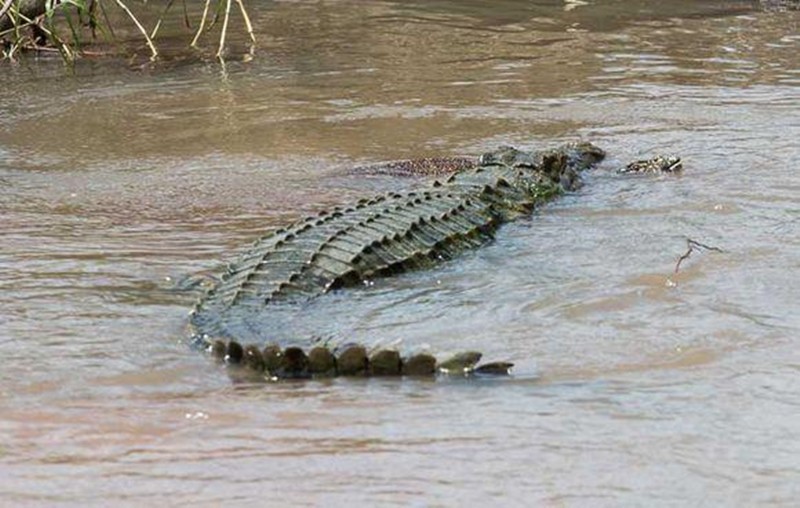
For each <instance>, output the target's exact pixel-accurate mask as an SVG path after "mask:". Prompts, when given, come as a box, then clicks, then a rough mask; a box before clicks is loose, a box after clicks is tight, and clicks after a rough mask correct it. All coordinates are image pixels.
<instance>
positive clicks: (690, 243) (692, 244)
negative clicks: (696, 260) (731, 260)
mask: <svg viewBox="0 0 800 508" xmlns="http://www.w3.org/2000/svg"><path fill="white" fill-rule="evenodd" d="M686 246H687V247H688V248H687V250H686V252H684V253H683V254H682V255H681V256H680V257H679V258H678V262H677V263H676V264H675V273H678V270H679V269H680V267H681V263H683V262H684V260H686V259H689V256H691V255H692V252H694V251H695V250H707V251H714V252H725V251H724V250H722V249H720V248H719V247H714V246H711V245H706V244H704V243H700V242H698V241H696V240H692V239H691V238H687V239H686Z"/></svg>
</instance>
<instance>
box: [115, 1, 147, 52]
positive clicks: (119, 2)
mask: <svg viewBox="0 0 800 508" xmlns="http://www.w3.org/2000/svg"><path fill="white" fill-rule="evenodd" d="M115 1H116V2H117V5H118V6H119V7H120V9H122V10H123V11H125V13H126V14H127V15H128V17H130V18H131V20H132V21H133V23H134V24H135V25H136V28H138V29H139V31H140V32H141V33H142V35H143V36H144V38H145V40H146V41H147V45H148V46H149V47H150V53H151V54H152V55H151V57H150V59H151V60H155V59H156V57H157V56H158V50H157V49H156V46H155V44H153V40H152V39H150V36H149V35H147V30H145V29H144V27H143V26H142V24H141V23H139V20H138V19H136V16H134V15H133V13H132V12H131V10H130V9H128V6H127V5H125V2H123V1H122V0H115Z"/></svg>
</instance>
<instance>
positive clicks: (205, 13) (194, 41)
mask: <svg viewBox="0 0 800 508" xmlns="http://www.w3.org/2000/svg"><path fill="white" fill-rule="evenodd" d="M210 7H211V0H206V6H205V7H204V8H203V17H202V18H200V26H199V27H198V28H197V33H195V34H194V39H192V43H191V44H190V46H191V47H193V48H196V47H197V40H198V39H199V38H200V34H202V33H203V29H204V28H205V27H206V19H207V18H208V10H209V8H210Z"/></svg>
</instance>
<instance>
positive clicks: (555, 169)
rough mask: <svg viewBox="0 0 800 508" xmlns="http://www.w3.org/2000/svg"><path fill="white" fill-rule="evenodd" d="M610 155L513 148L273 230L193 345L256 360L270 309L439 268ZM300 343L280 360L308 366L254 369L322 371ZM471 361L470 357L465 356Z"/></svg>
mask: <svg viewBox="0 0 800 508" xmlns="http://www.w3.org/2000/svg"><path fill="white" fill-rule="evenodd" d="M604 157H605V152H604V151H603V150H602V149H600V148H598V147H597V146H595V145H593V144H591V143H588V142H580V143H571V144H567V145H563V146H560V147H557V148H553V149H547V150H541V151H535V152H525V151H521V150H517V149H515V148H513V147H507V146H504V147H500V148H499V149H497V150H495V151H492V152H487V153H485V154H483V155H482V156H481V157H480V158H479V159H478V160H477V163H474V164H466V163H465V164H460V165H459V166H458V167H457V168H456V169H454V170H453V171H450V172H449V173H448V174H447V175H446V178H441V179H437V180H435V181H433V182H432V183H431V184H430V185H429V186H427V187H422V188H419V189H414V190H410V191H406V192H390V193H387V194H383V195H379V196H376V197H373V198H371V199H362V200H360V201H358V202H357V203H356V204H354V205H352V206H347V207H337V208H334V209H332V210H329V211H323V212H320V213H319V214H318V215H316V216H313V217H308V218H305V219H302V220H300V221H297V222H295V223H294V224H292V225H290V226H288V227H286V228H283V229H278V230H276V231H272V232H270V233H268V234H266V235H265V236H263V237H261V238H259V239H258V240H257V241H256V242H255V243H254V244H253V245H252V247H251V248H250V249H248V250H246V251H245V252H244V253H243V254H242V255H241V256H240V257H239V258H238V259H237V260H236V261H234V262H233V263H231V264H230V265H229V266H228V268H227V270H226V271H225V272H224V274H222V276H221V277H220V279H219V280H218V281H216V282H215V283H214V284H213V286H212V287H210V288H209V289H208V290H207V291H206V292H205V294H204V295H203V296H202V297H201V298H200V299H199V301H198V302H197V303H196V305H195V306H194V308H193V310H192V312H191V314H190V329H191V332H192V338H193V342H194V343H195V344H196V345H198V346H201V347H203V348H205V349H207V350H209V351H213V352H214V354H215V356H217V357H218V358H223V359H227V361H228V362H229V363H234V364H239V363H242V364H248V360H247V356H246V355H245V354H244V351H245V348H243V347H242V346H241V345H240V344H239V341H240V340H241V339H242V338H243V337H244V338H252V337H255V338H257V339H259V340H260V341H262V342H267V341H268V335H269V330H268V329H267V328H268V327H267V326H266V325H265V323H266V322H268V321H267V319H266V318H265V316H268V313H269V312H270V310H271V309H275V308H276V307H278V306H282V305H293V304H297V303H300V302H304V301H308V300H310V299H314V298H317V297H319V296H321V295H324V294H325V293H329V292H331V291H335V290H338V289H341V288H347V287H354V286H359V285H361V284H363V282H364V281H367V280H372V279H375V278H379V277H386V276H390V275H393V274H397V273H401V272H405V271H408V270H416V269H422V268H426V267H430V266H432V265H435V264H437V263H439V262H441V261H443V260H447V259H451V258H453V257H454V256H456V255H457V254H458V253H459V252H460V251H463V250H465V249H469V248H474V247H479V246H481V245H483V244H485V243H487V242H489V241H490V240H491V239H492V238H493V236H494V234H495V232H496V230H497V228H498V227H499V226H500V225H502V224H503V223H506V222H509V221H511V220H514V219H515V218H517V217H520V216H522V215H527V214H530V213H531V212H532V211H533V210H534V209H536V208H537V207H539V206H541V205H542V204H543V203H545V202H547V201H549V200H551V199H553V198H554V197H556V196H559V195H561V194H563V193H565V192H569V191H573V190H575V189H577V188H578V187H579V186H580V185H581V178H580V173H581V172H582V171H584V170H586V169H588V168H591V167H593V166H595V165H596V164H597V163H599V162H600V161H602V160H603V158H604ZM679 168H680V159H679V158H677V157H656V158H654V159H649V160H647V161H637V162H635V163H632V164H630V165H628V166H626V167H624V168H622V169H621V170H620V171H623V172H653V171H659V170H662V171H665V172H667V171H668V172H671V171H676V170H678V169H679ZM295 349H300V348H286V349H285V350H283V351H282V352H280V353H279V356H281V357H282V358H283V360H282V361H284V362H285V361H288V360H287V358H296V359H299V360H297V361H299V362H300V363H299V364H296V365H295V364H291V362H290V364H287V365H289V366H287V365H284V366H283V367H277V366H273V368H269V367H265V366H264V365H263V362H264V361H265V358H266V356H267V352H266V350H265V351H264V352H263V353H262V354H261V355H260V357H259V358H258V359H256V360H254V362H255V370H264V369H266V371H267V372H268V373H270V375H274V376H276V377H305V376H306V375H307V374H309V373H313V372H314V368H313V366H312V368H310V369H309V364H308V361H307V358H308V354H306V353H305V352H304V351H302V350H300V351H296V350H295ZM278 350H279V351H280V348H278ZM256 351H258V350H257V349H256ZM251 353H252V349H251ZM310 353H311V352H309V354H310ZM376 354H377V353H376ZM343 355H345V352H341V353H340V355H339V356H337V357H335V359H336V360H338V363H340V364H341V363H342V361H341V357H342V356H343ZM251 356H252V357H254V356H255V353H252V354H251ZM362 356H364V355H362ZM384 356H386V355H384ZM466 357H469V359H470V361H468V362H460V361H459V360H458V358H461V359H462V360H463V358H466ZM302 358H306V360H302ZM393 358H394V357H393ZM412 358H413V357H412ZM412 358H407V359H400V360H398V362H399V363H398V365H399V367H398V368H397V369H396V370H397V372H398V373H403V366H404V365H407V364H408V365H416V362H417V361H418V359H414V361H412ZM478 358H479V356H478ZM472 359H474V355H472V356H470V355H466V356H464V355H462V356H461V357H459V355H457V356H456V357H455V360H453V362H452V363H453V364H454V365H457V367H456V368H455V370H457V371H459V372H460V371H462V370H463V371H465V372H466V371H469V372H472V371H477V372H480V371H481V370H480V368H476V367H475V363H477V360H476V361H475V362H472V361H471V360H472ZM451 360H452V359H451ZM448 362H449V360H448V361H445V362H441V363H439V364H438V365H439V366H443V365H444V366H446V365H447V364H448ZM429 363H430V361H428V364H429ZM368 364H369V358H367V360H366V362H365V367H364V371H365V372H369V369H368V367H367V365H368ZM250 365H251V367H252V366H253V364H252V362H251V363H250ZM292 365H294V366H292ZM297 365H299V367H297ZM487 365H488V366H487V367H486V368H485V369H484V370H483V371H484V372H486V373H493V372H503V371H507V370H508V368H506V367H510V364H506V363H504V362H495V363H493V364H487ZM334 370H335V369H334ZM434 370H441V371H446V370H448V369H447V368H446V367H443V368H439V369H434ZM296 374H299V375H296Z"/></svg>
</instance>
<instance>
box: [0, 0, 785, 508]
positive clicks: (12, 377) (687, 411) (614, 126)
mask: <svg viewBox="0 0 800 508" xmlns="http://www.w3.org/2000/svg"><path fill="white" fill-rule="evenodd" d="M250 3H251V4H253V5H252V6H249V10H250V11H251V14H252V16H253V21H254V24H255V30H256V33H257V34H258V37H259V41H258V45H257V47H256V49H255V51H254V53H253V54H252V56H251V55H249V54H248V53H247V41H246V37H245V35H244V33H243V31H242V30H241V27H240V26H239V25H238V24H237V23H240V21H239V20H238V18H234V21H233V25H232V27H231V28H230V29H229V30H230V31H231V37H232V39H231V43H230V47H231V55H230V57H229V58H228V60H227V63H226V65H225V66H222V65H220V64H219V63H217V62H215V61H213V60H212V59H205V58H198V57H197V56H196V55H193V54H191V53H188V54H187V52H186V51H185V50H184V49H180V50H175V51H173V53H174V54H173V55H172V56H168V57H166V58H165V59H163V60H162V61H161V62H157V63H156V64H145V65H143V64H142V63H141V62H138V61H136V62H133V61H130V62H128V61H117V60H116V59H113V58H88V59H84V60H82V61H79V62H78V64H77V65H76V67H75V69H74V70H73V71H70V70H68V69H65V68H64V66H63V65H62V64H61V62H60V61H59V60H57V59H56V58H55V57H52V58H51V57H46V56H45V57H42V58H33V57H25V58H23V60H22V61H21V62H20V63H18V64H11V63H8V62H0V89H2V93H0V358H2V364H1V365H2V366H0V479H2V480H1V481H0V505H2V506H142V505H145V504H151V505H154V506H164V505H174V506H189V505H191V506H220V505H227V506H244V505H248V506H319V505H326V506H393V505H401V506H408V505H412V506H457V505H461V506H478V505H492V506H493V505H503V506H554V507H561V506H681V507H684V506H726V507H728V506H787V507H788V506H795V505H796V502H797V499H798V497H799V496H800V352H798V351H800V347H798V346H799V345H800V344H798V340H800V317H798V316H800V313H798V310H797V309H798V307H797V306H798V302H800V199H799V197H798V196H799V195H800V172H799V171H798V161H800V141H798V140H800V30H799V29H798V27H799V26H800V12H799V11H797V10H794V11H792V10H783V9H780V8H762V6H760V5H759V4H758V3H756V2H741V1H715V2H712V1H704V2H697V1H688V0H681V1H674V2H644V1H634V0H609V1H604V2H596V1H569V2H556V1H549V2H544V1H541V2H522V1H512V0H503V1H497V2H480V1H455V0H437V1H421V0H420V1H403V2H399V1H372V0H370V1H363V0H332V1H327V2H318V1H311V0H308V1H275V2H261V3H256V2H250ZM175 30H177V28H175ZM181 40H182V41H183V43H185V40H183V39H181ZM204 43H205V44H206V45H208V46H212V45H213V44H215V40H214V39H213V38H209V39H207V40H205V41H204ZM182 53H183V56H181V54H182ZM579 139H584V140H591V141H592V142H594V143H596V144H598V145H600V146H602V147H603V148H605V149H606V150H607V151H608V152H609V156H610V157H609V160H608V161H607V162H606V163H605V164H604V165H603V166H602V167H601V168H599V169H596V170H594V171H592V172H591V173H589V174H586V175H585V178H584V180H585V185H584V186H583V187H582V188H581V189H580V190H579V191H577V192H575V193H573V194H570V195H568V196H565V197H564V198H562V199H559V200H558V201H556V202H554V203H552V204H550V205H548V206H546V207H543V208H542V209H541V210H539V211H537V213H535V214H534V215H533V216H532V217H530V218H524V219H522V220H519V221H516V222H514V223H512V224H508V225H506V226H504V227H503V228H501V229H500V231H499V232H498V235H497V238H496V240H495V241H494V242H492V243H491V244H490V245H487V246H485V247H483V248H480V249H478V250H475V251H471V252H467V253H464V255H462V256H460V257H458V258H457V259H455V260H452V261H450V262H447V263H444V264H443V265H441V266H440V267H438V268H435V269H434V270H430V271H424V272H414V273H410V274H406V275H403V276H400V277H397V278H391V279H385V280H381V281H378V282H377V283H376V284H375V285H374V286H373V287H370V288H365V289H363V290H362V289H355V290H347V291H343V292H340V293H337V294H334V295H329V297H328V296H326V297H325V298H323V299H320V300H319V301H318V302H315V303H314V304H313V305H312V306H311V307H310V308H309V309H307V310H306V311H304V312H302V313H300V315H299V316H296V317H295V318H294V320H295V321H296V323H295V325H296V330H298V331H297V332H296V333H313V331H314V330H320V333H324V334H330V335H331V336H337V337H351V338H353V339H356V340H359V341H362V342H366V343H368V344H376V343H383V342H386V343H396V344H399V347H400V348H401V349H402V350H413V349H415V348H427V349H428V350H430V351H431V352H434V353H436V354H437V356H446V355H447V354H450V353H453V352H456V351H460V350H465V349H477V350H480V351H482V352H484V354H485V358H486V359H490V360H510V361H513V362H514V363H515V364H516V367H515V370H514V376H513V377H510V378H508V379H498V380H489V379H487V380H459V379H443V378H439V379H437V380H413V379H367V380H364V379H335V380H329V381H314V382H282V383H275V384H268V385H262V386H255V387H243V386H238V385H235V384H233V383H231V381H230V379H229V378H228V376H227V374H226V372H225V370H224V369H223V368H221V367H220V366H218V365H216V364H214V363H213V362H211V361H210V360H209V359H208V358H206V357H205V356H203V355H201V354H198V353H197V352H195V351H192V350H190V349H189V348H188V346H187V344H186V329H185V327H186V323H187V314H188V311H189V309H190V308H191V301H192V298H191V296H190V295H186V294H182V293H180V292H176V291H174V288H173V286H174V284H175V282H174V281H176V280H180V279H181V278H183V277H185V276H187V275H190V274H196V273H200V272H203V271H207V270H214V269H218V268H219V267H220V266H221V265H222V263H224V262H225V261H228V260H231V259H233V258H234V257H235V255H236V253H237V252H239V251H241V249H243V248H245V247H246V246H247V245H248V244H249V243H250V242H251V241H252V240H254V239H255V238H257V237H258V236H259V235H262V234H264V233H265V232H266V231H269V230H270V229H272V228H276V227H279V226H281V225H284V224H287V223H289V222H291V221H292V220H295V219H298V218H301V217H303V216H306V215H309V214H312V213H316V212H318V211H320V210H323V209H325V208H329V207H331V206H334V205H338V204H346V203H349V202H352V201H354V200H357V199H359V198H361V197H365V196H371V195H373V194H375V193H380V192H385V191H387V190H393V189H402V188H407V187H412V186H415V185H420V184H421V182H420V180H419V179H414V178H403V177H393V176H385V175H364V174H360V173H359V172H358V171H353V170H352V168H354V167H359V166H363V165H366V164H372V163H377V162H382V161H390V160H396V159H407V158H415V157H422V156H442V155H478V154H480V153H482V152H484V151H486V150H490V149H492V148H494V147H496V146H498V145H500V144H512V145H515V146H518V147H521V148H526V149H534V148H539V147H545V146H552V145H555V144H558V143H561V142H564V141H574V140H579ZM655 153H676V154H679V155H680V156H681V157H682V158H683V161H684V168H685V170H684V173H683V174H682V175H679V176H668V175H664V176H654V177H648V176H644V177H630V176H623V175H617V174H615V173H614V172H613V171H612V168H613V167H615V165H619V164H623V163H624V162H627V161H630V160H633V159H637V158H642V157H647V156H650V155H652V154H655ZM687 239H692V240H694V241H697V242H700V243H702V244H705V245H708V246H711V247H715V248H716V249H718V250H703V249H695V250H694V251H693V252H692V253H691V255H690V256H689V257H688V258H686V259H685V260H684V261H682V263H681V264H680V267H679V269H678V271H677V272H676V270H675V268H676V264H677V261H678V258H679V257H680V256H681V255H682V254H684V253H685V252H687ZM292 330H294V329H292ZM292 333H295V332H294V331H293V332H292Z"/></svg>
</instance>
